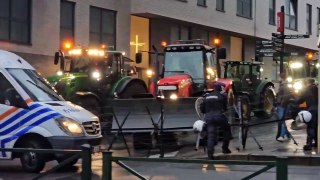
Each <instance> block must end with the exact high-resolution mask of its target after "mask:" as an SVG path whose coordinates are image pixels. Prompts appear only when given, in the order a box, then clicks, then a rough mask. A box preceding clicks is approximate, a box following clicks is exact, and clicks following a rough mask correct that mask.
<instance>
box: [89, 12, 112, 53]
mask: <svg viewBox="0 0 320 180" xmlns="http://www.w3.org/2000/svg"><path fill="white" fill-rule="evenodd" d="M90 44H91V45H101V44H106V45H108V46H109V47H113V48H115V47H116V12H115V11H111V10H107V9H102V8H97V7H92V6H91V7H90Z"/></svg>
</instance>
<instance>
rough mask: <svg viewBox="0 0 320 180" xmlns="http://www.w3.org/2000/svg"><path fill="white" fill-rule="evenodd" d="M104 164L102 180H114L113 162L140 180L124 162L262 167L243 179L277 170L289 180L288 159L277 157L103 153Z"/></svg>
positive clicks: (278, 179)
mask: <svg viewBox="0 0 320 180" xmlns="http://www.w3.org/2000/svg"><path fill="white" fill-rule="evenodd" d="M102 158H103V164H102V168H103V170H102V180H112V162H115V163H116V164H118V165H119V166H121V167H122V168H124V169H126V170H127V171H128V172H130V173H131V174H132V175H134V176H136V177H138V178H139V179H142V180H146V179H147V178H145V177H144V176H143V175H141V174H139V173H138V172H136V171H135V170H134V169H132V168H130V167H129V166H127V165H126V164H125V163H123V161H136V162H156V163H184V164H185V163H193V164H226V165H262V166H265V167H264V168H262V169H260V170H258V171H256V172H254V173H252V174H250V175H248V176H246V177H244V178H242V180H247V179H251V178H254V177H256V176H257V175H259V174H261V173H263V172H266V171H268V170H269V169H271V168H273V167H275V168H276V179H277V180H288V163H287V157H277V158H276V161H232V160H200V159H169V158H137V157H115V156H112V152H110V151H106V152H103V157H102Z"/></svg>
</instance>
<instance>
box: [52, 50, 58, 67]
mask: <svg viewBox="0 0 320 180" xmlns="http://www.w3.org/2000/svg"><path fill="white" fill-rule="evenodd" d="M59 59H60V53H59V52H56V53H54V62H53V63H54V65H57V64H58V63H59Z"/></svg>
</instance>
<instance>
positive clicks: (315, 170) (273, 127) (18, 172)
mask: <svg viewBox="0 0 320 180" xmlns="http://www.w3.org/2000/svg"><path fill="white" fill-rule="evenodd" d="M269 120H270V119H269ZM258 121H260V122H262V121H261V120H255V122H258ZM263 121H268V120H263ZM287 124H288V125H289V127H290V124H291V122H290V120H289V121H287ZM250 131H251V132H252V134H249V136H248V139H247V143H246V148H245V149H243V148H242V146H241V144H240V143H239V139H238V127H235V128H234V132H233V137H234V138H233V140H232V141H231V144H230V149H231V151H232V154H230V155H223V154H222V153H221V142H219V143H218V145H217V146H216V154H215V156H216V158H217V159H238V160H240V159H242V160H270V159H272V158H274V157H276V156H286V157H289V162H290V164H292V165H290V166H289V175H288V176H289V179H290V180H291V179H299V180H300V179H302V180H303V179H318V177H319V175H320V166H310V165H318V164H317V163H319V162H320V161H319V159H318V158H319V155H318V154H317V153H316V149H313V151H309V152H305V151H303V150H302V147H303V145H304V143H305V139H306V134H305V129H304V128H303V127H302V128H301V129H300V130H292V129H290V132H291V134H292V135H293V137H294V138H295V140H296V141H297V142H298V145H295V144H294V143H293V141H292V140H291V141H288V142H278V141H276V140H275V136H276V131H277V124H276V123H270V124H264V125H260V126H255V127H253V128H251V129H250ZM253 136H254V137H255V138H256V140H257V141H258V142H259V143H260V145H261V146H262V147H263V150H261V149H259V147H258V145H257V143H256V142H255V141H254V139H253ZM178 137H179V138H178V146H176V144H167V145H166V146H165V150H166V154H165V156H166V157H171V158H184V159H205V158H206V153H205V152H204V151H203V148H200V149H199V150H198V151H195V150H194V147H195V146H194V145H195V138H196V137H195V135H194V133H193V132H188V133H186V132H183V133H179V135H178ZM110 139H111V137H109V138H108V140H107V139H106V140H105V141H104V143H105V144H107V143H108V142H109V141H110ZM126 139H127V141H128V145H129V147H130V152H131V154H132V156H139V157H146V156H147V155H148V152H147V150H134V149H133V147H132V138H131V136H129V135H127V136H126ZM124 147H125V146H124V144H123V142H122V141H121V140H117V141H116V143H115V144H114V146H113V149H112V151H113V154H114V155H115V156H128V153H127V151H126V149H125V148H124ZM150 155H151V157H158V156H159V149H158V148H153V149H152V150H151V153H150ZM92 158H93V161H92V169H93V174H92V178H93V179H101V176H102V154H101V153H96V154H93V156H92ZM124 163H126V164H127V165H128V166H129V167H131V168H133V169H134V170H135V171H137V172H139V173H140V174H142V175H143V176H144V177H146V178H147V179H152V180H157V179H161V180H162V179H166V180H171V179H172V180H176V179H187V180H188V179H190V180H191V179H213V178H214V179H241V178H244V177H245V176H248V175H250V174H252V173H253V172H255V171H257V170H260V169H262V168H263V166H239V165H206V164H177V163H143V162H124ZM55 165H57V162H55V161H52V162H49V163H47V165H46V169H45V170H48V169H50V168H52V167H53V166H55ZM301 165H303V166H301ZM306 165H307V166H306ZM112 168H113V172H112V175H113V179H121V180H126V179H128V180H131V179H138V178H136V177H134V176H132V175H131V174H130V173H128V172H127V171H126V170H124V169H123V168H121V167H119V166H118V165H116V164H113V167H112ZM80 172H81V160H79V161H78V163H77V164H76V165H75V166H74V167H72V168H70V169H65V168H64V169H62V170H59V171H58V172H55V173H54V174H51V175H49V176H47V177H45V178H44V179H57V180H63V179H71V180H72V179H80ZM36 175H37V174H30V173H24V172H23V171H22V169H21V166H20V161H19V160H14V161H6V160H1V161H0V179H5V180H7V179H21V180H22V179H32V178H34V177H35V176H36ZM275 177H276V176H275V168H272V169H270V170H268V171H267V172H265V173H262V174H260V175H258V176H257V177H256V178H253V179H268V180H269V179H275Z"/></svg>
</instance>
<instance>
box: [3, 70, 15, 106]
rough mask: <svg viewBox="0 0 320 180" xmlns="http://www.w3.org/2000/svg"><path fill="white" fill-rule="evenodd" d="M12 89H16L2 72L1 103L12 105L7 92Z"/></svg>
mask: <svg viewBox="0 0 320 180" xmlns="http://www.w3.org/2000/svg"><path fill="white" fill-rule="evenodd" d="M10 89H14V88H13V86H12V85H11V84H10V82H9V81H8V80H7V79H6V78H5V77H4V75H3V74H1V73H0V104H5V105H8V106H10V102H9V100H8V98H7V97H6V96H7V92H8V90H10Z"/></svg>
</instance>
